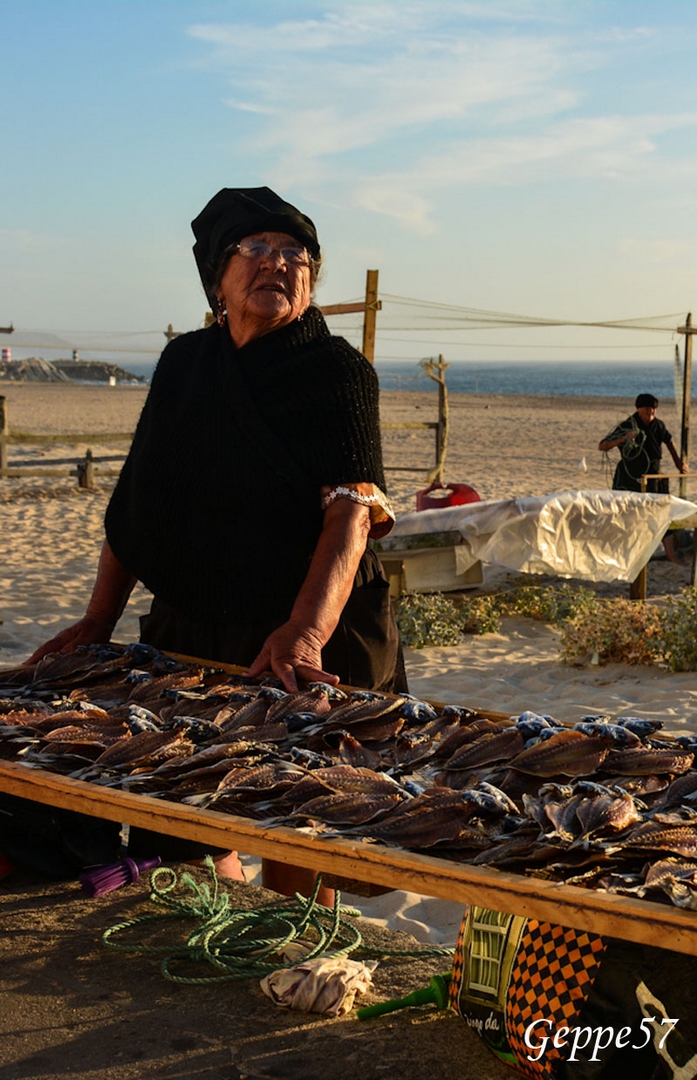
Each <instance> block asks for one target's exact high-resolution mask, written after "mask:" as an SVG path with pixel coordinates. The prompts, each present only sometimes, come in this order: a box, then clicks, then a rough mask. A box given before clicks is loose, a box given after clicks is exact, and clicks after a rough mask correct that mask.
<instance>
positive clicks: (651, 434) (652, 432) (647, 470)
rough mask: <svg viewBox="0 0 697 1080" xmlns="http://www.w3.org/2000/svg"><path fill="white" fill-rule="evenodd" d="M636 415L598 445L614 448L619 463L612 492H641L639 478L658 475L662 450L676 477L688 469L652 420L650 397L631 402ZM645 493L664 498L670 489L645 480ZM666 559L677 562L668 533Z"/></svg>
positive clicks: (668, 435)
mask: <svg viewBox="0 0 697 1080" xmlns="http://www.w3.org/2000/svg"><path fill="white" fill-rule="evenodd" d="M634 407H635V409H636V412H634V413H632V415H631V416H628V417H627V419H626V420H623V421H622V423H621V424H618V425H617V427H616V428H614V429H613V430H612V431H611V432H610V434H609V435H606V436H605V438H604V439H602V440H601V442H600V443H599V444H598V449H599V450H602V451H603V452H606V451H607V450H612V449H614V447H617V448H618V449H619V452H620V460H619V461H618V463H617V468H616V469H615V475H614V476H613V478H612V487H613V490H615V491H641V478H642V476H646V475H651V474H653V473H660V471H661V453H662V449H663V446H667V447H668V453H669V454H670V456H671V457H672V459H673V462H674V464H675V468H676V469H677V470H678V472H680V473H683V474H685V473H687V472H688V471H689V470H688V467H687V464H686V463H685V462H683V461H682V459H681V458H680V454H679V453H678V450H677V447H676V446H675V443H674V442H673V436H672V435H671V433H670V432H669V431H668V429H667V427H666V426H665V424H664V423H663V421H662V420H659V419H658V418H657V417H656V410H657V409H658V398H656V397H654V396H653V394H639V396H638V397H637V399H636V401H635V402H634ZM646 490H647V491H650V492H654V493H657V494H662V495H668V494H669V492H670V485H669V482H668V480H667V479H660V480H647V481H646ZM663 546H664V547H665V550H666V556H667V557H668V559H670V561H671V562H680V560H679V559H678V557H677V555H676V554H675V541H674V539H673V537H672V536H671V535H670V533H666V535H665V537H664V538H663Z"/></svg>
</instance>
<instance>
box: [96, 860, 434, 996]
mask: <svg viewBox="0 0 697 1080" xmlns="http://www.w3.org/2000/svg"><path fill="white" fill-rule="evenodd" d="M204 865H205V866H206V868H207V869H208V871H209V873H210V875H211V878H212V887H211V886H210V885H208V883H207V882H205V881H197V880H196V879H195V878H194V877H193V876H192V875H191V874H190V873H188V872H186V871H185V872H184V873H182V874H181V875H179V876H178V875H177V873H176V872H175V871H174V870H173V869H172V868H171V867H168V866H161V867H158V868H157V869H156V870H153V872H152V874H151V877H150V887H151V890H152V891H151V893H150V900H151V901H152V902H153V903H154V904H157V905H158V906H160V907H164V908H166V909H167V910H165V911H159V912H156V913H154V914H152V915H140V916H137V917H136V918H135V919H129V920H127V921H126V922H120V923H116V924H115V925H114V926H111V927H109V929H108V930H105V931H104V933H103V935H102V941H103V943H104V945H106V946H107V948H110V949H116V950H117V951H119V952H124V953H140V954H143V955H152V956H154V955H161V956H162V957H163V959H162V962H161V964H160V970H161V972H162V974H163V975H164V977H165V978H166V979H170V980H171V981H172V982H176V983H186V984H192V985H201V984H206V983H216V982H225V981H229V980H231V979H252V978H255V979H258V978H263V976H264V975H268V974H270V973H271V972H272V971H278V969H279V968H283V967H292V966H293V964H296V963H298V962H299V959H300V957H298V958H296V959H291V960H289V959H283V958H282V956H281V955H280V954H281V952H282V950H283V949H285V948H287V946H289V945H290V944H291V943H292V942H302V947H303V949H304V951H303V953H302V957H301V958H302V960H312V959H314V958H315V957H317V956H321V955H324V954H325V953H327V952H329V951H331V954H332V955H333V956H346V955H348V954H350V953H352V952H355V951H356V950H358V949H360V950H361V952H362V953H364V954H365V955H368V956H390V957H409V956H420V957H424V956H446V955H447V956H451V955H452V953H453V950H452V949H445V948H440V947H434V946H421V947H420V948H418V949H404V950H387V949H377V948H371V947H370V946H367V945H366V944H365V943H364V942H363V940H362V937H361V934H360V931H359V929H358V927H357V926H356V925H355V923H353V922H347V920H346V918H344V916H349V917H350V918H354V919H355V918H358V917H359V916H360V914H361V913H360V911H358V910H357V909H356V908H349V907H342V906H341V895H340V893H339V892H338V891H337V893H336V898H335V901H334V906H333V908H328V907H325V906H324V905H323V904H318V903H317V894H318V892H319V888H320V884H321V878H320V877H319V876H318V879H317V884H316V885H315V888H314V891H313V893H312V895H311V896H310V897H307V898H306V897H304V896H301V895H300V894H299V893H296V895H295V896H294V897H293V898H288V899H286V898H284V899H283V900H282V901H280V902H276V903H272V904H268V905H264V906H263V907H261V908H251V909H241V908H233V907H231V905H230V894H229V893H228V892H226V891H225V890H224V889H221V888H220V882H219V880H218V876H217V874H216V872H215V866H214V863H213V860H212V859H211V858H206V859H205V860H204ZM176 890H178V891H176ZM175 919H176V920H185V921H189V922H190V921H191V920H192V919H193V920H195V921H196V924H197V925H196V926H195V927H194V929H193V930H192V931H191V932H190V933H189V934H188V936H187V937H186V939H185V941H184V942H183V943H182V944H181V945H179V946H177V945H172V944H171V943H168V944H164V945H146V944H122V943H121V942H117V941H114V937H115V936H116V935H118V934H121V933H123V932H124V931H128V930H132V929H133V928H134V927H146V926H152V925H153V924H155V923H163V922H165V921H167V920H175ZM178 963H180V964H186V963H188V964H191V963H206V964H208V965H210V966H211V967H212V968H214V969H215V974H210V975H206V976H196V977H193V976H187V975H180V974H175V973H174V972H173V971H172V970H171V969H172V966H175V965H176V964H178Z"/></svg>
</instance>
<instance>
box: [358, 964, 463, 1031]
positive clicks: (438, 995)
mask: <svg viewBox="0 0 697 1080" xmlns="http://www.w3.org/2000/svg"><path fill="white" fill-rule="evenodd" d="M450 978H451V975H450V972H448V973H447V974H446V975H434V976H433V978H431V979H429V981H428V986H424V988H423V990H414V992H413V993H412V994H407V996H406V997H403V998H395V999H394V1000H393V1001H380V1002H378V1004H377V1005H366V1006H365V1007H364V1008H362V1009H357V1010H356V1016H357V1017H358V1019H359V1020H370V1019H371V1017H373V1016H382V1015H383V1013H389V1012H395V1011H396V1010H397V1009H406V1008H408V1007H409V1006H410V1005H435V1006H436V1008H438V1009H447V1007H448V984H449V983H450Z"/></svg>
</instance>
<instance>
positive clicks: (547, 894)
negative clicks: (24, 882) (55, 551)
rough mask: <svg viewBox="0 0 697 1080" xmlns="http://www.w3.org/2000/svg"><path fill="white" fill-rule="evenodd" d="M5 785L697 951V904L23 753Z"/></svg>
mask: <svg viewBox="0 0 697 1080" xmlns="http://www.w3.org/2000/svg"><path fill="white" fill-rule="evenodd" d="M0 790H2V791H4V792H6V793H8V794H10V795H20V796H22V797H23V798H25V799H33V800H34V801H35V802H40V803H47V804H49V805H50V806H60V807H64V808H66V809H68V810H77V811H80V812H82V813H85V814H91V815H93V816H95V817H100V818H106V819H107V820H109V821H122V822H127V823H128V824H129V825H140V826H142V827H143V828H147V829H155V830H156V831H159V832H163V833H168V834H170V835H172V836H181V837H184V838H186V839H190V840H199V841H202V842H203V843H208V844H211V845H212V846H216V847H227V848H235V849H237V850H240V851H245V852H249V853H250V854H252V855H259V856H266V857H268V858H272V859H276V860H277V861H279V862H286V863H291V864H294V865H296V866H307V867H309V868H311V869H312V870H321V871H323V872H325V873H329V874H337V875H339V876H341V877H347V878H354V879H355V880H358V881H367V882H371V883H372V884H375V885H384V886H388V887H390V888H393V889H407V890H409V891H410V892H416V893H419V894H421V895H423V896H436V897H440V898H442V899H444V900H459V901H461V902H462V904H463V906H464V905H465V904H470V903H476V904H480V905H482V906H485V907H492V908H496V909H498V910H501V911H506V912H509V913H511V914H514V915H526V916H529V917H532V918H536V919H542V920H545V921H548V922H552V923H560V924H561V925H563V926H572V927H575V928H577V929H580V930H588V931H591V932H592V933H595V934H606V935H610V936H612V937H619V938H624V939H626V940H627V941H638V942H642V943H644V944H646V945H659V946H664V947H666V948H671V949H674V950H676V951H677V952H684V953H690V954H692V955H697V912H691V911H683V910H682V909H680V908H677V907H674V906H673V905H668V904H655V903H650V902H648V901H646V900H635V899H633V898H631V897H626V896H619V895H617V894H613V893H602V892H598V891H596V890H593V889H582V888H579V887H578V886H575V885H562V884H559V883H557V882H553V881H542V880H541V879H539V878H531V877H525V876H523V875H521V874H510V873H505V872H502V871H499V870H494V869H488V868H486V867H480V866H468V865H467V864H465V863H455V862H451V861H450V860H447V859H438V858H435V857H434V856H432V855H418V854H414V853H413V852H409V851H403V850H401V849H399V848H392V847H386V846H384V845H382V844H372V843H362V842H360V841H358V842H356V841H353V840H345V839H343V838H340V839H337V838H333V839H331V840H330V839H324V838H321V837H314V836H310V835H308V834H307V833H303V832H301V831H299V830H298V829H290V828H285V827H279V828H268V827H267V826H264V825H261V824H259V823H258V822H255V821H252V820H250V819H249V818H243V817H236V816H233V815H231V814H221V813H219V812H218V811H214V810H198V809H194V808H193V807H190V806H183V805H182V804H180V803H175V802H166V801H164V800H163V799H154V798H152V797H151V796H149V795H134V794H132V793H131V792H127V791H115V790H113V789H111V788H105V787H101V786H100V785H99V784H91V783H85V782H84V781H82V780H71V779H70V778H69V777H66V776H59V775H57V774H55V773H50V772H47V771H45V770H43V769H34V768H28V767H27V766H26V765H18V764H17V763H16V762H7V761H4V762H0Z"/></svg>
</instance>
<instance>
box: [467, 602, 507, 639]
mask: <svg viewBox="0 0 697 1080" xmlns="http://www.w3.org/2000/svg"><path fill="white" fill-rule="evenodd" d="M460 627H461V629H462V632H463V633H464V634H496V633H497V632H498V631H499V630H500V629H501V600H500V597H498V596H489V595H485V596H471V597H467V598H466V599H465V600H464V601H463V603H462V606H461V608H460Z"/></svg>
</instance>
